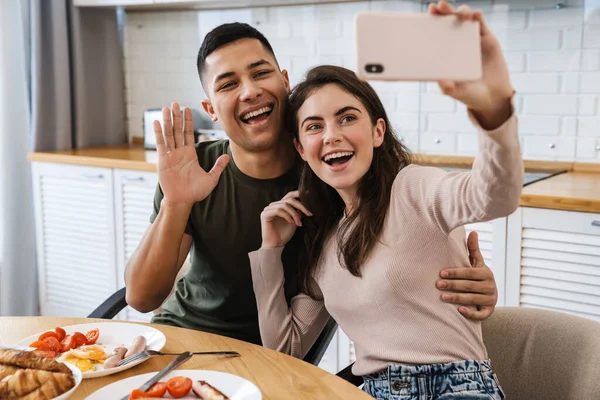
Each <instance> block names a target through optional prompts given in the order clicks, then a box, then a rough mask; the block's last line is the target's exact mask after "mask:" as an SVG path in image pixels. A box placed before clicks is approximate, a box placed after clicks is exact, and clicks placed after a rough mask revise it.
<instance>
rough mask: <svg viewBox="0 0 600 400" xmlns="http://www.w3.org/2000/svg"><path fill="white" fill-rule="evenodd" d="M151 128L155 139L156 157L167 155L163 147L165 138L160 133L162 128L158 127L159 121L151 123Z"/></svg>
mask: <svg viewBox="0 0 600 400" xmlns="http://www.w3.org/2000/svg"><path fill="white" fill-rule="evenodd" d="M152 127H153V128H154V137H155V138H156V151H157V152H158V155H160V156H164V155H165V154H167V149H166V146H165V138H164V136H163V133H162V127H161V126H160V121H157V120H154V121H153V122H152Z"/></svg>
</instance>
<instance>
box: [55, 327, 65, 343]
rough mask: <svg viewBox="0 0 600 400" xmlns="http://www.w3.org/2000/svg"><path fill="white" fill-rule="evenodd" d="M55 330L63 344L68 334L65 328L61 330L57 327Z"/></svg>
mask: <svg viewBox="0 0 600 400" xmlns="http://www.w3.org/2000/svg"><path fill="white" fill-rule="evenodd" d="M54 330H55V331H56V336H57V337H56V338H57V339H58V341H59V342H62V341H63V339H64V338H65V336H67V332H65V330H64V329H63V328H59V327H56V328H54Z"/></svg>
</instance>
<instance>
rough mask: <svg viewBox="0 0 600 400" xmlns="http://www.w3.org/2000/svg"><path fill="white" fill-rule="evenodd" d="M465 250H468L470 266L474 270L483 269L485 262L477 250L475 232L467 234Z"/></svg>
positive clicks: (477, 237) (477, 244) (477, 241)
mask: <svg viewBox="0 0 600 400" xmlns="http://www.w3.org/2000/svg"><path fill="white" fill-rule="evenodd" d="M467 248H468V249H469V260H470V261H471V266H472V267H474V268H481V267H485V260H484V259H483V254H481V250H480V249H479V235H478V234H477V232H475V231H473V232H471V233H470V234H469V237H468V238H467Z"/></svg>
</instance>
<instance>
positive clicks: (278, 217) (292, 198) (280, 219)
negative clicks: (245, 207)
mask: <svg viewBox="0 0 600 400" xmlns="http://www.w3.org/2000/svg"><path fill="white" fill-rule="evenodd" d="M299 197H300V193H299V192H298V191H297V190H296V191H293V192H289V193H288V194H286V195H285V196H284V197H283V199H281V200H280V201H275V202H273V203H271V204H269V205H268V206H267V207H265V209H264V210H263V212H262V213H261V214H260V222H261V230H262V248H275V247H281V246H284V245H285V244H286V243H287V242H289V241H290V239H291V238H292V236H294V233H295V232H296V229H297V228H298V227H299V226H302V215H301V214H304V215H306V216H309V217H310V216H312V213H311V212H310V211H308V210H307V209H306V207H304V205H303V204H302V203H300V200H299V199H298V198H299Z"/></svg>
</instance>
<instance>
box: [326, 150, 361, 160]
mask: <svg viewBox="0 0 600 400" xmlns="http://www.w3.org/2000/svg"><path fill="white" fill-rule="evenodd" d="M353 154H354V152H352V151H340V152H339V153H331V154H327V155H326V156H325V157H323V161H325V162H327V161H329V160H331V159H334V158H341V157H346V156H351V155H353Z"/></svg>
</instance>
